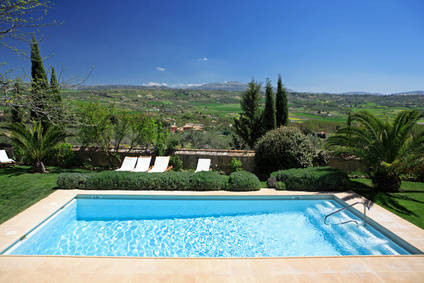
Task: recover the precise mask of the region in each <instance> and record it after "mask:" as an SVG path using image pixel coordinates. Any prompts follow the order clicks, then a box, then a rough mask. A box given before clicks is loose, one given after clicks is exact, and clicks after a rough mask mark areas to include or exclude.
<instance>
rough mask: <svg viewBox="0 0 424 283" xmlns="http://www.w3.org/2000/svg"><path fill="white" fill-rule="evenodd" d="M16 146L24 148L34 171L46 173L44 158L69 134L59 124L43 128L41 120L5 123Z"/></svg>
mask: <svg viewBox="0 0 424 283" xmlns="http://www.w3.org/2000/svg"><path fill="white" fill-rule="evenodd" d="M2 128H3V129H4V130H6V132H7V133H6V136H8V137H9V138H10V139H11V141H12V143H13V144H14V146H15V147H17V148H19V149H20V150H22V151H23V152H24V154H25V156H26V157H27V158H29V159H30V160H31V162H32V169H33V171H34V172H39V173H44V172H46V168H45V166H44V160H45V158H46V157H47V156H48V154H49V153H50V152H51V151H52V150H54V148H55V147H56V146H57V145H58V144H59V143H60V142H62V141H63V140H64V139H65V138H66V137H67V136H68V135H67V134H66V133H65V131H64V130H63V129H62V128H61V127H58V126H50V127H49V128H47V129H46V130H45V129H43V125H42V123H41V121H33V122H32V123H31V124H28V125H27V124H24V123H9V124H7V125H3V126H2Z"/></svg>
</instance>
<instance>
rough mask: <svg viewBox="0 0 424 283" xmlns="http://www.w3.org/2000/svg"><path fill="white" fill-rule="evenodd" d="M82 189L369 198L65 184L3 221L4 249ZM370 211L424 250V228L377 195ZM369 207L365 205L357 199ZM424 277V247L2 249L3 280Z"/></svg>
mask: <svg viewBox="0 0 424 283" xmlns="http://www.w3.org/2000/svg"><path fill="white" fill-rule="evenodd" d="M78 194H103V195H115V194H126V195H205V196H218V195H224V196H231V195H234V196H238V195H255V196H277V195H280V196H287V195H335V196H336V197H338V198H339V199H341V200H343V201H345V202H346V203H348V204H351V203H354V202H356V201H367V200H366V199H365V198H363V197H362V196H359V195H357V194H355V193H353V192H343V193H340V192H337V193H332V192H299V191H277V190H273V189H262V190H260V191H257V192H226V191H211V192H187V191H183V192H178V191H172V192H171V191H91V190H90V191H86V190H57V191H55V192H53V193H52V194H50V195H49V196H47V197H46V198H44V199H42V200H41V201H39V202H37V203H36V204H34V205H33V206H31V207H30V208H28V209H26V210H25V211H23V212H21V213H19V214H18V215H16V216H15V217H13V218H11V219H9V220H8V221H6V222H4V223H3V224H1V225H0V251H3V250H4V249H6V248H7V247H9V246H10V245H11V244H13V243H14V242H15V241H17V240H19V238H20V237H21V236H23V235H25V234H26V233H27V232H28V231H30V230H31V229H32V228H34V227H35V226H36V225H38V224H39V223H40V222H42V221H43V220H44V219H45V218H47V217H48V216H49V215H51V214H52V213H54V212H55V211H56V210H57V209H59V208H60V207H62V206H63V205H65V204H66V203H67V202H68V201H69V200H71V199H72V198H73V197H75V196H76V195H78ZM370 204H371V205H370V209H369V211H367V216H368V217H370V218H371V219H373V220H374V221H376V222H377V223H379V224H380V225H382V226H384V227H385V228H386V229H388V230H390V231H391V232H393V233H394V234H396V235H397V236H399V237H400V238H402V239H404V240H405V241H407V242H408V243H410V244H411V245H413V246H415V247H416V248H418V249H419V250H421V251H424V230H423V229H421V228H419V227H417V226H415V225H413V224H412V223H410V222H408V221H406V220H404V219H402V218H400V217H399V216H397V215H395V214H393V213H391V212H389V211H388V210H386V209H384V208H382V207H380V206H378V205H376V204H374V203H370ZM355 209H357V210H358V211H360V212H362V211H361V207H360V206H358V207H355ZM346 279H350V280H353V281H361V282H368V281H370V282H371V281H372V282H389V281H393V282H419V281H422V282H424V255H407V256H343V257H289V258H283V257H281V258H232V259H222V258H127V257H78V256H15V255H0V282H29V281H30V282H50V281H51V282H57V281H60V282H64V281H72V282H77V281H78V282H84V281H85V282H87V281H90V282H94V281H98V282H105V281H106V282H108V281H111V282H123V281H125V282H138V281H140V282H157V281H169V282H180V281H181V282H205V281H206V282H207V281H211V282H218V281H219V282H227V281H228V282H239V281H240V282H241V281H243V282H261V281H262V282H272V281H275V282H279V281H283V280H284V281H288V280H290V281H291V282H308V281H312V280H318V281H320V282H327V281H331V282H339V281H345V280H346Z"/></svg>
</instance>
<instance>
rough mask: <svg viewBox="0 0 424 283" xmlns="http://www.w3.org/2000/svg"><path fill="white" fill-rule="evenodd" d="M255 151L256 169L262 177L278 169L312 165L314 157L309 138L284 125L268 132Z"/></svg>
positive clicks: (297, 130)
mask: <svg viewBox="0 0 424 283" xmlns="http://www.w3.org/2000/svg"><path fill="white" fill-rule="evenodd" d="M255 151H256V153H255V171H256V174H257V175H258V176H259V177H260V178H266V177H268V176H269V174H270V173H271V172H274V171H276V170H282V169H290V168H305V167H309V166H312V160H313V157H314V150H313V149H312V147H311V144H310V141H309V139H308V138H307V137H306V136H305V135H304V134H303V133H302V132H301V131H300V130H299V129H298V128H294V127H284V126H282V127H280V128H278V129H275V130H272V131H269V132H267V133H266V134H265V135H264V136H262V137H261V138H260V139H259V141H258V143H257V145H256V148H255Z"/></svg>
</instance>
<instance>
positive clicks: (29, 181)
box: [0, 166, 83, 223]
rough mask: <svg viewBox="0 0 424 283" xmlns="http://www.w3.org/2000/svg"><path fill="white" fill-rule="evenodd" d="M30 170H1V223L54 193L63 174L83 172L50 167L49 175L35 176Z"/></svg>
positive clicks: (21, 168)
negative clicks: (58, 177)
mask: <svg viewBox="0 0 424 283" xmlns="http://www.w3.org/2000/svg"><path fill="white" fill-rule="evenodd" d="M29 169H30V168H29V167H27V166H16V167H10V168H2V169H0V223H3V222H5V221H6V220H8V219H9V218H11V217H13V216H15V215H16V214H18V213H19V212H21V211H23V210H25V209H26V208H28V207H30V206H31V205H33V204H34V203H36V202H37V201H39V200H41V199H43V198H45V197H46V196H48V195H49V194H51V193H52V192H54V190H53V188H54V187H56V180H57V176H58V175H59V174H60V173H61V172H66V171H78V172H81V171H83V170H81V169H77V170H66V169H59V168H54V167H49V168H47V170H49V173H46V174H34V173H31V172H30V171H29Z"/></svg>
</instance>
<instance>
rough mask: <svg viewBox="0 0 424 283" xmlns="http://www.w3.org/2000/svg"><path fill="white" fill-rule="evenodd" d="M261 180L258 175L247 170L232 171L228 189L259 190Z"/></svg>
mask: <svg viewBox="0 0 424 283" xmlns="http://www.w3.org/2000/svg"><path fill="white" fill-rule="evenodd" d="M260 188H261V182H260V181H259V179H258V177H256V175H254V174H252V173H250V172H247V171H238V172H234V173H231V174H230V176H229V178H228V184H227V188H226V189H227V190H229V191H257V190H259V189H260Z"/></svg>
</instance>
